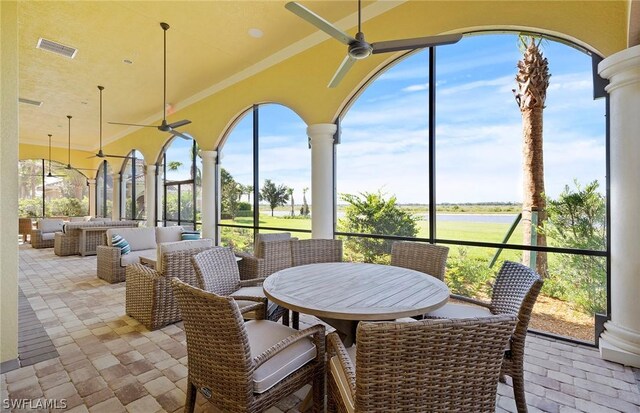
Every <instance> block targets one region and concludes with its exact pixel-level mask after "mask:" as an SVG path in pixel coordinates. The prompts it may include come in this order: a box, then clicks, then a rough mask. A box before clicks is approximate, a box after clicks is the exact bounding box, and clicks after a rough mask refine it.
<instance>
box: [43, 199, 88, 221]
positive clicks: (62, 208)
mask: <svg viewBox="0 0 640 413" xmlns="http://www.w3.org/2000/svg"><path fill="white" fill-rule="evenodd" d="M46 205H47V206H46V208H47V216H54V217H59V216H66V217H80V216H84V215H88V214H89V208H88V207H89V200H88V199H87V197H84V198H83V199H82V200H80V199H78V198H56V199H52V200H50V201H48V202H47V204H46Z"/></svg>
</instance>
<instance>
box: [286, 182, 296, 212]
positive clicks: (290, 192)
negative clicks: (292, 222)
mask: <svg viewBox="0 0 640 413" xmlns="http://www.w3.org/2000/svg"><path fill="white" fill-rule="evenodd" d="M287 195H289V197H291V216H292V217H293V216H295V215H296V213H295V210H294V209H293V208H294V207H295V202H294V201H293V188H287Z"/></svg>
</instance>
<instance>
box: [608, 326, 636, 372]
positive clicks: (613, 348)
mask: <svg viewBox="0 0 640 413" xmlns="http://www.w3.org/2000/svg"><path fill="white" fill-rule="evenodd" d="M604 326H605V331H604V332H603V333H602V335H601V336H600V357H602V358H603V359H604V360H609V361H613V362H616V363H620V364H624V365H626V366H633V367H638V368H640V334H638V333H635V332H633V331H631V330H629V329H626V328H623V327H620V326H618V325H616V324H614V323H612V322H611V321H608V322H607V323H605V325H604Z"/></svg>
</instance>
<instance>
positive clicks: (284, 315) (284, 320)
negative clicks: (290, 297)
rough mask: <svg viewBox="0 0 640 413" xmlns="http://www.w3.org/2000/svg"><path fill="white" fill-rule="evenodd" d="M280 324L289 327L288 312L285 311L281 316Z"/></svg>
mask: <svg viewBox="0 0 640 413" xmlns="http://www.w3.org/2000/svg"><path fill="white" fill-rule="evenodd" d="M282 324H283V325H285V326H289V310H285V312H284V314H282Z"/></svg>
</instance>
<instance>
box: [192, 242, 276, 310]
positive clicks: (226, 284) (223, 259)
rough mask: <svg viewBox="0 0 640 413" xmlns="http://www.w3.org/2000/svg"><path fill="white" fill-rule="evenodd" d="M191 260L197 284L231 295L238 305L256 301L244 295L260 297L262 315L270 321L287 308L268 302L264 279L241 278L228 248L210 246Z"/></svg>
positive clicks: (202, 287) (205, 288)
mask: <svg viewBox="0 0 640 413" xmlns="http://www.w3.org/2000/svg"><path fill="white" fill-rule="evenodd" d="M191 262H192V263H193V267H194V269H195V271H196V286H197V287H198V288H200V289H201V290H205V291H208V292H212V293H214V294H217V295H222V296H230V297H233V298H234V299H235V300H236V302H237V303H238V306H239V307H240V308H243V307H245V306H247V305H253V304H255V301H254V300H247V299H245V298H246V297H251V298H252V299H253V298H256V299H259V300H262V301H264V304H265V309H266V311H267V314H266V317H261V318H266V319H267V320H271V321H278V320H279V319H280V317H282V316H283V315H284V313H285V311H288V310H286V309H285V308H282V307H280V306H278V305H277V304H275V303H272V302H268V301H267V297H265V295H264V291H263V290H262V281H264V279H263V278H257V279H255V280H240V272H239V270H238V263H237V262H236V259H235V255H234V254H233V251H232V250H231V248H227V247H213V248H212V249H209V250H205V251H203V252H201V253H199V254H197V255H194V256H193V257H191ZM283 321H286V320H283Z"/></svg>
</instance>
